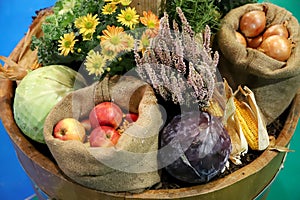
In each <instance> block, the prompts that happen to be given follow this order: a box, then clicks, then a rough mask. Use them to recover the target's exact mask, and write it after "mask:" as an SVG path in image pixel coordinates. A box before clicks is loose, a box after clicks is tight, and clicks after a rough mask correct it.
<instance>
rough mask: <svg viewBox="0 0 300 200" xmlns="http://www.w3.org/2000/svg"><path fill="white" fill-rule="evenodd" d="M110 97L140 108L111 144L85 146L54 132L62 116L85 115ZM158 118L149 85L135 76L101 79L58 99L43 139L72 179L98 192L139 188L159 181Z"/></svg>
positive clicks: (120, 102) (127, 107) (134, 108)
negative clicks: (61, 138) (130, 123)
mask: <svg viewBox="0 0 300 200" xmlns="http://www.w3.org/2000/svg"><path fill="white" fill-rule="evenodd" d="M110 100H112V101H113V102H115V103H116V104H118V105H119V106H121V107H122V108H125V109H127V110H130V111H132V112H138V113H139V118H138V120H137V121H136V122H134V123H133V124H132V125H131V126H130V127H129V128H127V129H126V130H125V132H124V133H123V134H122V135H121V137H120V139H119V141H118V143H117V145H116V146H115V147H105V148H104V147H89V144H88V143H85V144H84V143H82V142H79V141H71V140H69V141H62V140H59V139H56V138H54V137H53V135H52V133H53V127H54V126H55V124H56V123H57V122H58V121H59V120H61V119H63V118H66V117H73V118H75V119H82V118H86V117H87V116H88V114H89V112H90V111H91V109H92V108H93V107H94V106H95V105H96V104H98V103H100V102H103V101H110ZM162 123H163V122H162V117H161V113H160V111H159V107H158V104H157V100H156V97H155V95H154V92H153V90H152V88H151V87H150V86H149V85H147V84H145V83H144V82H142V81H139V80H138V79H136V78H134V77H130V76H128V77H125V76H124V77H121V78H120V79H119V78H118V77H114V78H112V79H110V80H109V81H108V79H104V80H103V81H101V82H98V83H95V84H93V85H91V86H89V87H86V88H83V89H80V90H77V91H75V92H73V93H71V94H69V95H68V96H66V97H65V98H64V99H63V100H62V101H60V102H59V103H58V104H57V105H56V106H55V107H54V108H53V109H52V110H51V112H50V114H49V115H48V117H47V119H46V121H45V125H44V137H45V141H46V143H47V145H48V147H49V149H50V151H51V153H52V155H53V157H54V158H55V160H56V162H57V164H58V166H59V167H60V169H61V170H62V171H63V172H64V173H65V174H66V175H67V176H68V177H69V178H71V179H72V180H74V181H75V182H77V183H80V184H82V185H84V186H86V187H89V188H92V189H97V190H101V191H109V192H118V191H132V192H137V191H141V190H143V189H145V188H147V187H151V186H153V185H154V184H156V183H158V182H159V181H160V176H159V174H158V170H157V150H158V134H159V129H160V127H161V126H162Z"/></svg>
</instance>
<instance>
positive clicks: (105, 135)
mask: <svg viewBox="0 0 300 200" xmlns="http://www.w3.org/2000/svg"><path fill="white" fill-rule="evenodd" d="M120 136H121V135H120V133H119V132H118V131H117V130H116V129H114V128H112V127H110V126H98V127H97V128H95V129H94V130H93V131H92V132H91V134H90V137H89V142H90V146H91V147H110V146H114V145H116V144H117V142H118V140H119V138H120Z"/></svg>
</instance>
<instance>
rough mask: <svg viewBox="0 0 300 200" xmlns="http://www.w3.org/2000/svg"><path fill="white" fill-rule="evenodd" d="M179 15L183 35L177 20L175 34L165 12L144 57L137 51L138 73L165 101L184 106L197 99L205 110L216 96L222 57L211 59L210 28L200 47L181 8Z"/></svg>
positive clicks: (207, 29)
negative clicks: (217, 68)
mask: <svg viewBox="0 0 300 200" xmlns="http://www.w3.org/2000/svg"><path fill="white" fill-rule="evenodd" d="M177 13H178V15H179V17H180V19H181V22H182V27H181V32H180V30H179V27H178V24H177V23H176V22H175V21H174V22H173V29H174V30H172V31H171V28H170V25H169V19H168V15H167V14H166V13H165V15H164V17H163V18H162V19H161V21H160V29H159V32H158V35H157V36H156V37H155V38H153V39H152V41H151V44H150V48H148V49H147V50H146V51H145V53H144V54H143V56H142V57H141V56H140V55H139V54H138V51H137V48H135V51H134V53H135V60H136V63H137V72H138V74H139V75H140V76H141V77H142V78H143V79H145V80H146V81H149V82H150V84H151V85H152V86H153V88H154V89H155V90H156V91H157V93H159V94H160V95H161V96H162V97H163V98H165V99H167V98H171V99H172V101H173V102H174V103H180V104H188V102H189V101H194V100H195V101H196V102H197V103H198V104H199V106H200V107H205V106H208V105H209V100H210V99H211V98H212V95H213V91H214V87H215V73H216V67H217V64H218V61H219V55H218V53H217V52H215V53H214V56H213V57H212V56H211V54H212V50H211V48H210V36H211V32H210V28H209V27H208V26H206V28H205V31H204V34H203V44H200V43H199V42H198V41H197V40H195V33H194V31H193V30H192V28H191V26H190V25H189V23H188V21H187V20H186V18H185V16H184V14H183V12H182V11H181V9H180V8H177Z"/></svg>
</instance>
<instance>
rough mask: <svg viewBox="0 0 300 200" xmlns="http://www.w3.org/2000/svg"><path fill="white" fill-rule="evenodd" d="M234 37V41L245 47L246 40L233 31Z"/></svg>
mask: <svg viewBox="0 0 300 200" xmlns="http://www.w3.org/2000/svg"><path fill="white" fill-rule="evenodd" d="M235 37H236V40H237V41H238V42H239V43H240V44H241V45H243V46H244V47H247V41H246V38H245V37H244V36H243V35H242V34H241V33H239V32H237V31H235Z"/></svg>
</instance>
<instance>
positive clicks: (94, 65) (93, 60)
mask: <svg viewBox="0 0 300 200" xmlns="http://www.w3.org/2000/svg"><path fill="white" fill-rule="evenodd" d="M85 66H86V70H87V71H88V72H89V75H91V74H95V75H96V76H100V75H102V74H103V73H104V70H105V67H106V59H105V58H104V56H103V55H101V54H100V53H99V52H98V51H97V52H95V51H94V50H91V51H90V52H89V53H88V55H87V57H86V62H85Z"/></svg>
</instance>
